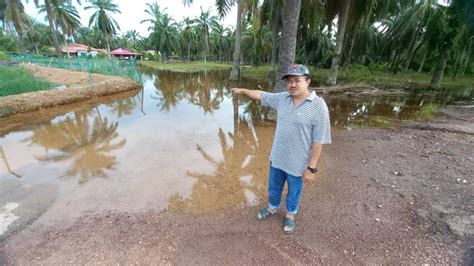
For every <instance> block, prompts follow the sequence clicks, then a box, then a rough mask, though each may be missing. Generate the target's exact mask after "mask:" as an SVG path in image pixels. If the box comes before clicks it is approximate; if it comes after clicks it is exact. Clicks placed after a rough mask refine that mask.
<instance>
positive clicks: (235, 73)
mask: <svg viewBox="0 0 474 266" xmlns="http://www.w3.org/2000/svg"><path fill="white" fill-rule="evenodd" d="M242 1H243V0H237V22H236V23H237V24H236V25H235V45H234V58H233V61H232V70H231V71H230V75H229V80H238V79H239V77H240V39H241V35H242Z"/></svg>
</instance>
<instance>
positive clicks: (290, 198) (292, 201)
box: [268, 162, 303, 214]
mask: <svg viewBox="0 0 474 266" xmlns="http://www.w3.org/2000/svg"><path fill="white" fill-rule="evenodd" d="M286 181H288V194H287V195H286V212H287V213H290V214H296V213H297V212H298V204H299V202H300V199H301V192H303V178H302V177H301V176H292V175H290V174H287V173H285V171H283V170H280V169H277V168H274V167H272V163H271V162H270V174H269V177H268V199H269V207H270V208H271V209H277V208H279V207H280V203H281V193H282V191H283V187H284V186H285V182H286Z"/></svg>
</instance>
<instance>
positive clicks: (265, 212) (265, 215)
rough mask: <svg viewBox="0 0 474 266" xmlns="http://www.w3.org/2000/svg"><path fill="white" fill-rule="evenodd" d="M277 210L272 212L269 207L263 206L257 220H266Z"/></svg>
mask: <svg viewBox="0 0 474 266" xmlns="http://www.w3.org/2000/svg"><path fill="white" fill-rule="evenodd" d="M274 213H275V212H271V211H270V210H269V209H268V208H262V209H260V210H259V211H258V212H257V220H259V221H261V220H265V219H268V218H270V217H271V216H272V215H273V214H274Z"/></svg>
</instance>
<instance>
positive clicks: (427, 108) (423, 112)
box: [415, 103, 438, 120]
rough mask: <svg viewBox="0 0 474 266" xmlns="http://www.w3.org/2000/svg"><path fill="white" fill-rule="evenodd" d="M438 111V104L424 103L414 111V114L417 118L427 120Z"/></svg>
mask: <svg viewBox="0 0 474 266" xmlns="http://www.w3.org/2000/svg"><path fill="white" fill-rule="evenodd" d="M437 112H438V105H436V104H431V103H430V104H426V105H423V106H422V107H421V108H420V110H418V111H416V113H415V116H416V119H417V120H428V119H431V118H433V116H434V115H435V114H436V113H437Z"/></svg>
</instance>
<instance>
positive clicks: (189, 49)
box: [188, 44, 191, 62]
mask: <svg viewBox="0 0 474 266" xmlns="http://www.w3.org/2000/svg"><path fill="white" fill-rule="evenodd" d="M189 61H191V46H190V45H189V44H188V62H189Z"/></svg>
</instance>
